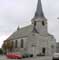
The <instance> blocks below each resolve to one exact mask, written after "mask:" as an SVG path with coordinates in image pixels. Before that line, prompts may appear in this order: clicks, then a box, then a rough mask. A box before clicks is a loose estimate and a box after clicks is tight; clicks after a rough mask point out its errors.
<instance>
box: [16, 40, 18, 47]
mask: <svg viewBox="0 0 59 60" xmlns="http://www.w3.org/2000/svg"><path fill="white" fill-rule="evenodd" d="M17 44H18V42H17V40H16V41H15V48H17Z"/></svg>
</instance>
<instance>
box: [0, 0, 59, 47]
mask: <svg viewBox="0 0 59 60" xmlns="http://www.w3.org/2000/svg"><path fill="white" fill-rule="evenodd" d="M41 1H42V8H43V12H44V15H45V17H46V18H47V21H48V32H49V33H51V34H53V35H54V36H55V38H56V41H59V20H58V19H57V17H58V16H59V0H41ZM36 6H37V0H0V44H1V45H2V43H3V41H4V40H5V39H6V38H8V36H9V35H10V34H11V33H13V32H14V31H16V29H17V26H18V25H19V26H20V27H24V26H26V25H29V24H30V23H31V19H32V18H33V16H34V14H35V11H36ZM1 45H0V47H1Z"/></svg>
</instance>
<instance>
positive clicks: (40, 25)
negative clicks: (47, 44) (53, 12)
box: [32, 0, 47, 35]
mask: <svg viewBox="0 0 59 60" xmlns="http://www.w3.org/2000/svg"><path fill="white" fill-rule="evenodd" d="M32 24H33V32H35V33H39V34H42V35H44V34H46V33H47V19H46V18H45V16H44V14H43V10H42V5H41V0H38V4H37V10H36V12H35V15H34V18H33V19H32Z"/></svg>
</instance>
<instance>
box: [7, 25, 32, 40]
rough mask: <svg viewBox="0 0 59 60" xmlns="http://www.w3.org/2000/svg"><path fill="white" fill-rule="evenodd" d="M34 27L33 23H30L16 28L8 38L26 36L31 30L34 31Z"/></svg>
mask: <svg viewBox="0 0 59 60" xmlns="http://www.w3.org/2000/svg"><path fill="white" fill-rule="evenodd" d="M32 29H33V28H32V25H29V26H26V27H24V28H21V29H19V30H16V31H15V32H14V33H13V34H11V36H10V37H8V39H7V40H14V39H17V38H21V37H26V36H28V35H29V33H30V32H32Z"/></svg>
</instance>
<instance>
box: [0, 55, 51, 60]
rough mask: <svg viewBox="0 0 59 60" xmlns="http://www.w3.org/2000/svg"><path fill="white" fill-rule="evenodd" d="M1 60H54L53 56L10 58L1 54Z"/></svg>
mask: <svg viewBox="0 0 59 60" xmlns="http://www.w3.org/2000/svg"><path fill="white" fill-rule="evenodd" d="M0 60H52V57H47V56H46V57H33V58H23V59H8V58H6V56H1V55H0Z"/></svg>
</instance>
